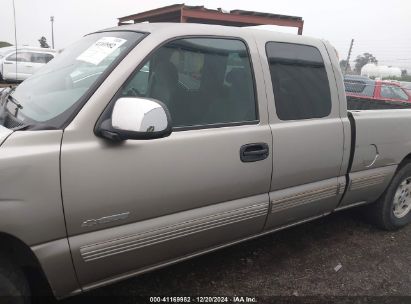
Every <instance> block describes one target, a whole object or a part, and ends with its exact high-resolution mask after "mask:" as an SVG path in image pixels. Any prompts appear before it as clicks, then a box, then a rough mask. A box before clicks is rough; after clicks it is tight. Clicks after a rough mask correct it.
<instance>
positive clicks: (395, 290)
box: [52, 209, 411, 304]
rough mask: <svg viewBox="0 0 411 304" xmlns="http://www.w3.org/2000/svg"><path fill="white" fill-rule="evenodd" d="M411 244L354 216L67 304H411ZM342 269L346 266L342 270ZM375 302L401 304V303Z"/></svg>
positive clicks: (405, 235) (408, 231)
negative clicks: (206, 301)
mask: <svg viewBox="0 0 411 304" xmlns="http://www.w3.org/2000/svg"><path fill="white" fill-rule="evenodd" d="M410 239H411V225H410V226H408V227H406V228H404V229H402V230H400V231H398V232H386V231H381V230H378V229H377V228H375V227H374V226H372V225H370V224H368V223H367V222H366V221H365V220H363V219H362V217H361V216H360V213H359V212H358V211H357V210H356V209H353V210H349V211H345V212H341V213H337V214H333V215H331V216H329V217H326V218H323V219H320V220H317V221H314V222H311V223H307V224H303V225H300V226H297V227H294V228H291V229H288V230H283V231H280V232H277V233H274V234H271V235H268V236H264V237H261V238H259V239H256V240H252V241H248V242H246V243H242V244H239V245H236V246H232V247H229V248H226V249H223V250H220V251H217V252H214V253H211V254H208V255H204V256H202V257H198V258H195V259H192V260H189V261H186V262H182V263H180V264H177V265H174V266H171V267H167V268H164V269H161V270H158V271H155V272H152V273H148V274H145V275H141V276H139V277H136V278H132V279H128V280H126V281H123V282H120V283H117V284H114V285H111V286H107V287H103V288H100V289H96V290H94V291H91V292H88V293H86V294H84V295H80V296H76V297H72V298H69V299H66V300H63V301H61V302H59V303H61V304H73V303H79V302H84V301H88V302H89V301H90V300H92V299H94V300H95V299H96V298H98V299H100V300H104V299H110V300H109V303H141V302H148V298H147V297H146V296H234V295H243V296H257V302H258V303H265V302H266V300H267V298H264V296H286V297H291V298H292V303H295V301H296V300H295V299H305V300H307V299H311V300H310V303H318V302H317V301H316V300H315V299H318V296H322V297H326V299H330V297H331V299H333V298H332V297H337V299H341V298H339V297H340V296H408V297H407V298H402V299H401V301H400V302H397V303H411V241H410ZM339 264H340V265H341V266H342V267H341V268H340V269H339V270H338V271H336V270H335V267H336V266H337V265H339ZM141 296H145V297H146V298H144V297H141ZM296 296H299V297H296ZM300 296H303V297H300ZM305 296H316V297H314V298H307V297H305ZM90 297H91V298H90ZM258 297H260V298H258ZM268 299H271V300H272V298H268ZM286 299H287V298H286ZM322 299H324V298H322ZM349 299H351V300H353V301H351V300H349V301H348V302H345V300H344V301H343V302H341V303H352V302H354V299H355V298H354V299H353V298H349ZM372 299H374V300H375V299H377V300H376V301H375V303H393V301H392V300H393V299H394V298H392V297H388V298H387V297H382V298H372ZM368 300H370V299H368ZM397 300H398V299H397ZM404 301H405V302H404ZM52 302H54V301H52ZM322 302H323V301H321V303H322ZM326 302H327V303H329V301H328V300H327V301H326ZM332 302H336V301H335V299H334V300H333V301H332ZM369 302H370V301H367V303H369ZM276 303H278V301H277V302H276ZM287 303H288V302H287ZM290 303H291V302H290ZM304 303H307V301H304ZM356 303H360V302H359V301H358V299H357V300H356ZM361 303H363V302H361Z"/></svg>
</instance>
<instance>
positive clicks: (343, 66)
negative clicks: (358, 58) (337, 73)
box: [340, 59, 352, 73]
mask: <svg viewBox="0 0 411 304" xmlns="http://www.w3.org/2000/svg"><path fill="white" fill-rule="evenodd" d="M347 64H348V66H347ZM340 68H341V71H343V73H344V72H345V71H347V72H348V73H350V72H352V70H351V65H350V63H349V62H347V60H345V59H343V60H341V61H340Z"/></svg>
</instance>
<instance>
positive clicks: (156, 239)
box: [80, 202, 269, 262]
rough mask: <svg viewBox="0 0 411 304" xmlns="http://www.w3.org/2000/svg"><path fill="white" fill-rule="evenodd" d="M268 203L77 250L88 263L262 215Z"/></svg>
mask: <svg viewBox="0 0 411 304" xmlns="http://www.w3.org/2000/svg"><path fill="white" fill-rule="evenodd" d="M268 207H269V203H268V202H266V203H261V204H256V205H252V206H249V207H244V208H239V209H234V210H230V211H225V212H222V213H217V214H213V215H209V216H205V217H201V218H197V219H193V220H189V221H185V222H182V223H176V224H173V225H168V226H165V227H161V228H157V229H152V230H149V231H145V232H143V233H138V234H134V235H129V236H125V237H120V238H117V239H113V240H108V241H104V242H100V243H95V244H92V245H86V246H83V247H81V248H80V254H81V256H82V258H83V260H84V261H86V262H88V261H92V260H97V259H101V258H105V257H108V256H112V255H116V254H120V253H124V252H128V251H132V250H136V249H140V248H143V247H147V246H151V245H155V244H158V243H162V242H166V241H169V240H172V239H176V238H180V237H184V236H187V235H191V234H194V233H199V232H202V231H206V230H209V229H213V228H218V227H221V226H225V225H229V224H233V223H237V222H241V221H245V220H249V219H253V218H256V217H261V216H266V215H267V212H268Z"/></svg>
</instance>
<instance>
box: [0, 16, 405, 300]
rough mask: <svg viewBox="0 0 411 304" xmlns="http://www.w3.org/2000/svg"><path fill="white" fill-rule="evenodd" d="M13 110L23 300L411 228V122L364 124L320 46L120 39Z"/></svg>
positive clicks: (73, 53)
mask: <svg viewBox="0 0 411 304" xmlns="http://www.w3.org/2000/svg"><path fill="white" fill-rule="evenodd" d="M0 106H1V108H0V109H1V111H0V123H1V127H0V142H1V146H0V244H1V245H0V294H1V295H3V296H4V295H8V296H10V297H9V299H10V301H15V302H17V301H20V302H27V301H29V300H30V298H29V295H30V294H32V293H33V292H34V293H35V290H34V289H33V287H32V285H31V284H30V281H31V280H30V279H29V277H30V276H33V274H36V275H38V276H39V277H44V278H45V279H46V281H47V282H48V284H49V286H50V288H51V290H52V292H53V293H54V295H55V296H56V297H57V298H63V297H67V296H71V295H76V294H79V293H81V292H84V291H88V290H90V289H92V288H96V287H99V286H103V285H106V284H109V283H113V282H116V281H118V280H121V279H125V278H128V277H131V276H135V275H138V274H141V273H145V272H148V271H152V270H155V269H158V268H160V267H164V266H167V265H170V264H173V263H177V262H180V261H183V260H186V259H188V258H192V257H195V256H198V255H201V254H204V253H207V252H210V251H213V250H217V249H220V248H223V247H226V246H230V245H233V244H236V243H238V242H242V241H246V240H249V239H252V238H256V237H259V236H262V235H265V234H268V233H272V232H275V231H278V230H280V229H284V228H287V227H291V226H294V225H297V224H301V223H304V222H307V221H311V220H314V219H318V218H321V217H324V216H326V215H329V214H331V213H333V212H337V211H340V210H344V209H347V208H350V207H355V206H360V205H368V206H367V207H364V208H365V212H366V213H367V215H369V216H370V217H371V218H372V219H374V221H375V223H376V224H377V225H378V226H380V227H382V228H384V229H388V230H396V229H399V228H401V227H403V226H405V225H406V224H408V223H409V222H410V221H411V213H410V209H411V196H410V195H411V133H410V132H409V130H410V129H411V111H410V110H407V109H395V110H370V111H347V102H346V96H345V91H344V81H343V76H342V74H341V71H340V68H339V62H338V58H337V53H336V51H335V49H334V48H333V47H332V46H331V45H330V44H329V43H328V42H326V41H322V40H319V39H314V38H309V37H303V36H297V35H290V34H280V33H275V32H272V31H264V30H260V29H244V28H234V27H224V26H215V25H197V24H162V23H157V24H134V25H126V26H121V27H116V28H111V29H106V30H102V31H99V32H96V33H92V34H89V35H87V36H85V37H83V38H82V39H81V40H79V41H78V42H76V43H74V44H73V45H72V46H70V47H67V48H66V49H65V50H64V51H63V52H62V53H61V54H60V56H58V57H56V58H55V59H54V60H53V61H51V62H50V63H49V64H47V65H46V66H44V67H43V68H42V69H41V70H40V71H39V72H38V73H36V74H35V75H33V76H32V77H30V78H29V79H28V80H26V81H24V82H23V83H22V84H21V85H19V86H18V87H17V88H14V89H9V88H8V89H5V90H3V92H2V94H1V103H0ZM28 273H31V275H30V276H28V275H27V274H28ZM13 296H15V297H13Z"/></svg>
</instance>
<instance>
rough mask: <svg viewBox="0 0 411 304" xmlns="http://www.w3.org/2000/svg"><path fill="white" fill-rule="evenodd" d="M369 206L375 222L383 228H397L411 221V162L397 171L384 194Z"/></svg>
mask: <svg viewBox="0 0 411 304" xmlns="http://www.w3.org/2000/svg"><path fill="white" fill-rule="evenodd" d="M369 207H370V208H372V209H371V210H370V211H371V215H372V218H373V219H374V221H375V223H376V224H377V225H378V226H379V227H380V228H383V229H385V230H397V229H399V228H401V227H404V226H405V225H407V224H409V223H410V222H411V212H410V211H411V163H407V164H406V165H404V166H402V167H401V168H400V169H399V170H398V171H397V173H396V174H395V176H394V178H393V179H392V181H391V183H390V185H389V186H388V188H387V189H386V190H385V192H384V194H383V195H382V196H381V197H380V198H379V199H378V201H377V202H376V203H375V204H373V205H371V206H369Z"/></svg>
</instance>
